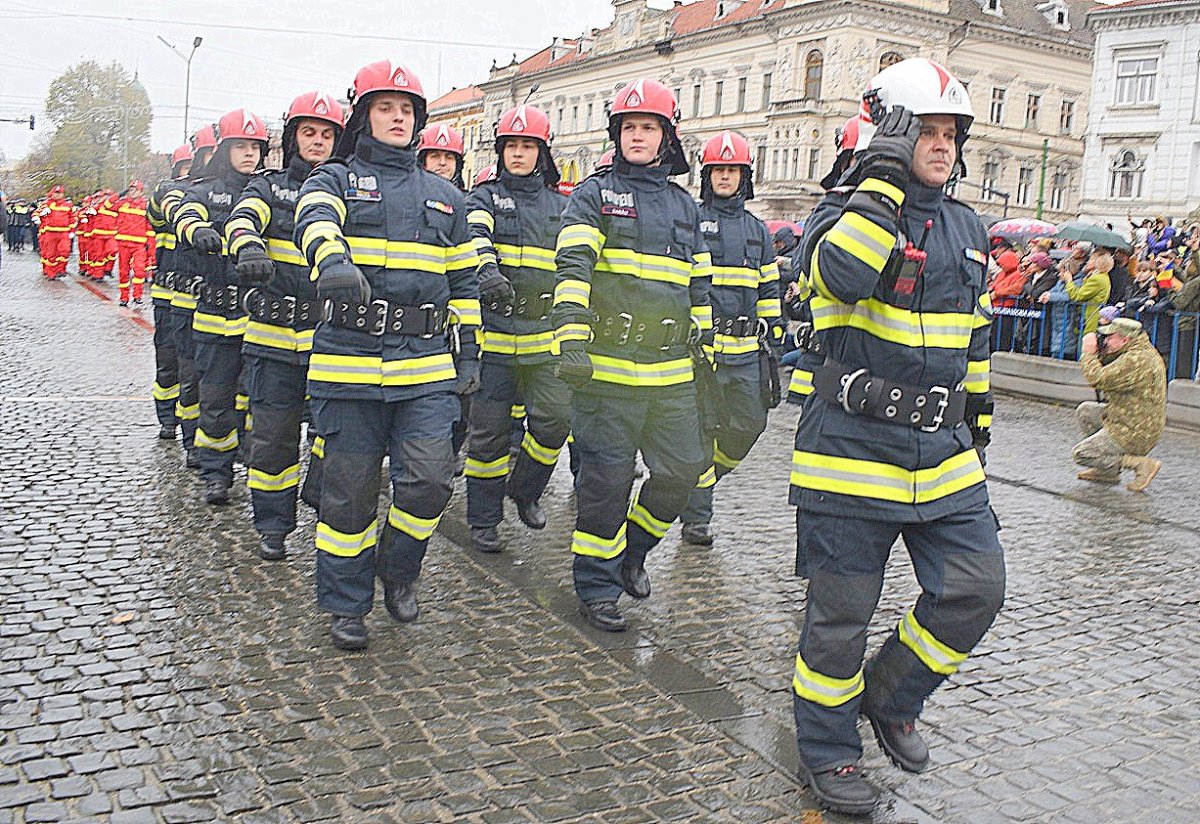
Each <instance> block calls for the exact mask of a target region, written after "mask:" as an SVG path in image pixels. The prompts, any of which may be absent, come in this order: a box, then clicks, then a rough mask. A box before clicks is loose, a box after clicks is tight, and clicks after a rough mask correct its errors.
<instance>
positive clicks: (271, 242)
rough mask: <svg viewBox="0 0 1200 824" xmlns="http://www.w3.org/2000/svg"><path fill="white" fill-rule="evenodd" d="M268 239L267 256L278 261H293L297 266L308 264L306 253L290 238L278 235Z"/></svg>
mask: <svg viewBox="0 0 1200 824" xmlns="http://www.w3.org/2000/svg"><path fill="white" fill-rule="evenodd" d="M265 240H266V241H267V257H269V258H270V259H271V260H273V261H276V262H277V263H291V264H294V265H296V266H308V261H307V260H305V259H304V253H303V252H301V251H300V248H299V247H298V246H296V244H294V243H292V242H291V241H290V240H284V239H283V238H278V237H269V238H265Z"/></svg>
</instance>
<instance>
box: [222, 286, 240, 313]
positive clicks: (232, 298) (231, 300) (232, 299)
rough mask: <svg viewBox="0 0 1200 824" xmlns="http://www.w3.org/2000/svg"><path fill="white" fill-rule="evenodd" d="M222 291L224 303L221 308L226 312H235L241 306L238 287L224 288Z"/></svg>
mask: <svg viewBox="0 0 1200 824" xmlns="http://www.w3.org/2000/svg"><path fill="white" fill-rule="evenodd" d="M224 291H225V302H224V304H223V305H222V306H221V308H222V309H223V310H225V311H226V312H236V311H237V310H238V309H240V308H241V305H242V300H241V295H239V294H238V287H237V286H226V287H225V290H224Z"/></svg>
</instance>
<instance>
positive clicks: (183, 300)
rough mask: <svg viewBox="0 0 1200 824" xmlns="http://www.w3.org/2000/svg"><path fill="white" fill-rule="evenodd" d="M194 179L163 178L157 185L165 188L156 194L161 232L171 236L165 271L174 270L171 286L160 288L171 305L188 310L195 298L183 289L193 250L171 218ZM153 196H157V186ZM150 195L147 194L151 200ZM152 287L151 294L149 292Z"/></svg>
mask: <svg viewBox="0 0 1200 824" xmlns="http://www.w3.org/2000/svg"><path fill="white" fill-rule="evenodd" d="M193 183H195V179H194V178H186V177H185V178H182V179H180V180H171V181H164V183H163V184H161V186H162V187H163V188H164V189H165V192H164V193H163V194H162V196H161V197H158V210H159V211H161V213H162V220H163V226H164V232H166V233H168V234H170V236H171V240H170V241H169V242H170V243H171V264H170V269H168V270H167V271H174V272H175V278H174V279H173V281H172V284H171V285H172V288H170V289H163V291H164V292H168V291H169V292H170V293H171V296H170V300H171V306H172V307H174V308H175V309H179V310H183V311H185V312H190V311H192V310H194V309H195V308H196V298H195V297H194V296H193V295H192V294H191V293H190V292H188V291H186V289H185V288H184V287H185V286H186V283H184V281H186V280H187V279H188V278H189V277H190V276H191V275H189V272H191V271H192V270H194V268H195V266H194V264H192V263H191V262H190V261H189V257H190V256H194V255H195V254H196V253H195V252H191V251H189V250H188V249H186V248H185V247H186V244H185V243H183V241H181V240H180V238H179V236H178V234H176V231H175V218H176V217H177V216H178V213H179V207H180V206H181V205H183V198H184V196H185V195H186V194H187V190H188V187H190V186H191V185H192V184H193ZM155 191H156V196H157V190H155ZM153 201H154V198H153V197H152V198H151V202H153ZM153 294H154V293H153V291H152V292H151V295H153Z"/></svg>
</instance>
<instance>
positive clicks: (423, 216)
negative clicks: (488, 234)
mask: <svg viewBox="0 0 1200 824" xmlns="http://www.w3.org/2000/svg"><path fill="white" fill-rule="evenodd" d="M465 207H466V202H465V199H464V197H463V194H462V192H460V191H459V190H458V189H457V188H455V187H454V185H453V184H451V183H449V182H448V181H445V180H442V179H441V178H440V177H438V176H437V175H434V174H430V173H429V172H426V171H424V170H423V169H421V168H419V167H418V164H417V153H416V151H415V150H412V149H400V148H397V147H393V146H387V145H385V144H383V143H381V142H379V141H377V140H375V139H374V138H372V137H370V136H369V135H360V136H359V138H358V140H357V142H356V143H355V148H354V153H353V154H352V155H351V156H350V157H349V158H347V159H346V160H344V161H343V160H334V161H330V162H328V163H325V164H323V165H321V166H320V167H318V168H317V169H316V170H314V171H313V173H312V175H311V176H309V178H308V180H307V181H305V183H304V186H303V187H302V188H301V189H300V201H299V203H298V205H297V206H296V233H295V236H294V239H295V242H296V245H297V246H298V247H299V248H300V249H301V251H303V253H304V256H305V258H306V260H307V261H308V264H309V266H310V267H312V277H313V278H314V279H317V278H319V276H320V273H321V271H322V269H323V268H324V267H327V266H330V265H335V264H338V263H340V262H341V261H343V260H344V259H345V257H346V256H347V255H348V256H349V257H350V259H351V260H352V261H353V262H354V264H355V265H356V266H358V268H359V269H360V270H361V271H362V273H363V275H364V276H365V277H366V279H367V280H368V282H369V283H370V284H371V294H372V299H373V300H374V301H375V302H376V303H378V302H380V301H386V302H387V306H386V308H387V310H388V311H389V312H394V311H395V308H404V307H417V308H418V309H420V308H422V307H424V308H425V310H424V311H426V312H429V311H432V312H437V313H448V314H449V316H450V318H449V323H450V331H451V332H452V333H453V336H454V337H457V339H458V340H459V341H460V345H461V352H460V357H463V358H467V359H472V358H476V357H478V355H479V344H478V342H477V340H476V337H477V333H478V329H479V323H480V314H479V285H478V281H477V278H476V274H475V270H476V268H477V267H478V264H479V258H478V256H477V255H476V254H475V247H474V246H473V245H472V243H471V238H470V235H469V234H468V232H467V219H466V208H465ZM379 305H381V306H382V304H379ZM409 314H410V315H411V313H409ZM455 327H457V328H455ZM450 344H451V341H450V340H449V339H448V337H447V335H446V334H444V333H443V329H442V328H441V324H437V325H436V326H433V325H431V328H430V331H429V334H428V335H424V336H423V335H414V334H397V333H395V332H393V331H391V330H390V329H384V330H382V333H381V334H372V333H371V332H368V331H359V330H357V329H347V328H343V327H341V326H338V325H336V324H334V323H332V322H327V321H322V322H321V323H319V324H318V325H317V329H316V332H315V333H314V335H313V345H312V354H311V356H310V359H309V368H308V391H309V394H310V395H311V396H312V397H314V398H333V397H336V398H361V399H364V400H376V401H378V400H382V401H387V402H391V401H402V400H407V399H409V398H415V397H420V396H423V395H428V394H433V393H435V392H447V391H453V390H454V382H455V380H456V378H457V373H456V371H455V368H454V356H453V354H452V352H451V345H450Z"/></svg>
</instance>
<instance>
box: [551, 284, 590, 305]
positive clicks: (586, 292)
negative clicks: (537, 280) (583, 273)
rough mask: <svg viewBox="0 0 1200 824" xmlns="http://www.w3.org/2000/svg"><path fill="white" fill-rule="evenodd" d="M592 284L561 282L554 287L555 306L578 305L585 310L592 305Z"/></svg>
mask: <svg viewBox="0 0 1200 824" xmlns="http://www.w3.org/2000/svg"><path fill="white" fill-rule="evenodd" d="M591 301H592V284H590V283H588V282H587V281H586V280H572V279H567V280H561V281H559V282H558V284H557V285H555V287H554V305H555V306H558V304H560V303H578V304H579V305H580V306H582V307H583V308H584V309H586V308H588V307H589V306H590V305H591Z"/></svg>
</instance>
